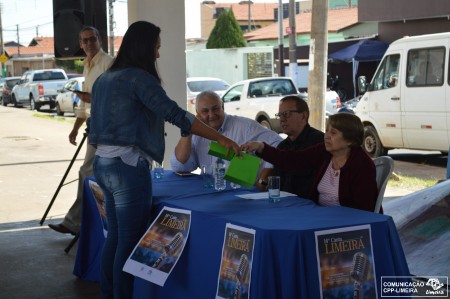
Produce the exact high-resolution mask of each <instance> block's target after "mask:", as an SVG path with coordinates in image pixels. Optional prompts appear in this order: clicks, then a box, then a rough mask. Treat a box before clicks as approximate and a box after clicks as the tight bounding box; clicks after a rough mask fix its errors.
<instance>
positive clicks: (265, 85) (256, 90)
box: [248, 79, 297, 97]
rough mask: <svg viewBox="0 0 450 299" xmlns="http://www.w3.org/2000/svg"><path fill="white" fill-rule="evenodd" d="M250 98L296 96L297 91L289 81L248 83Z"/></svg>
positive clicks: (277, 80)
mask: <svg viewBox="0 0 450 299" xmlns="http://www.w3.org/2000/svg"><path fill="white" fill-rule="evenodd" d="M248 92H249V94H248V96H250V97H266V96H272V95H289V94H296V93H297V90H296V89H295V86H294V85H293V84H292V81H291V80H288V79H286V80H282V79H276V80H262V81H256V82H252V83H250V87H249V90H248Z"/></svg>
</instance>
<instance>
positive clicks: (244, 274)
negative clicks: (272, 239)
mask: <svg viewBox="0 0 450 299" xmlns="http://www.w3.org/2000/svg"><path fill="white" fill-rule="evenodd" d="M254 243H255V230H253V229H248V228H245V227H241V226H237V225H233V224H230V223H227V225H226V228H225V238H224V244H223V248H222V260H221V263H220V271H219V280H218V283H217V293H216V299H219V298H227V299H248V298H249V297H250V281H251V270H252V258H253V248H254Z"/></svg>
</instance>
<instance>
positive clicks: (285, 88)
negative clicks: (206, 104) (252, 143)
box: [222, 77, 341, 133]
mask: <svg viewBox="0 0 450 299" xmlns="http://www.w3.org/2000/svg"><path fill="white" fill-rule="evenodd" d="M287 95H295V96H298V97H300V98H302V99H304V100H306V101H308V93H306V92H299V91H298V90H297V89H296V87H295V84H294V82H293V81H292V79H291V78H289V77H274V78H254V79H248V80H244V81H240V82H237V83H235V84H233V85H232V86H231V87H230V88H229V89H228V90H227V91H226V92H225V94H224V95H223V96H222V100H223V102H224V106H225V112H227V113H228V114H233V115H240V116H244V117H248V118H251V119H254V120H256V121H257V122H259V123H260V124H261V125H262V126H263V127H265V128H267V129H270V130H274V131H276V132H278V133H279V132H281V128H280V121H279V120H278V119H277V118H276V116H275V114H277V113H278V106H279V103H280V100H281V99H282V98H283V97H285V96H287ZM325 97H326V115H327V116H328V115H331V114H334V113H336V112H337V109H338V108H340V105H341V104H340V100H339V96H338V95H337V93H336V92H335V91H332V90H328V91H327V92H326V94H325Z"/></svg>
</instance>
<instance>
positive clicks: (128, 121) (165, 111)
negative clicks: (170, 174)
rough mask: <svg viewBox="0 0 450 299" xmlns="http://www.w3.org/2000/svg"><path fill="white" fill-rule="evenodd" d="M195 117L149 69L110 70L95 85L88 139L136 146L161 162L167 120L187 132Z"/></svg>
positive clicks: (183, 132) (93, 141)
mask: <svg viewBox="0 0 450 299" xmlns="http://www.w3.org/2000/svg"><path fill="white" fill-rule="evenodd" d="M194 119H195V116H194V115H193V114H191V113H189V112H187V111H185V110H183V109H182V108H180V107H179V106H178V104H177V103H176V102H175V101H172V100H171V99H170V98H169V97H168V96H167V94H166V92H165V91H164V89H163V88H162V87H161V85H160V83H159V82H158V81H157V80H156V78H155V77H154V76H153V75H151V74H150V73H148V72H146V71H144V70H142V69H139V68H125V69H114V70H108V71H106V72H105V73H103V74H102V75H101V76H100V77H99V78H98V79H97V80H96V81H95V83H94V86H93V88H92V101H91V118H90V120H89V122H88V132H89V143H90V144H92V145H93V146H96V145H97V144H104V145H117V146H137V147H138V148H139V149H140V150H141V151H143V152H144V153H146V154H147V155H149V156H150V157H151V158H152V159H153V160H155V161H158V162H162V160H163V157H164V150H165V142H164V121H168V122H170V123H171V124H173V125H175V126H177V127H179V128H180V129H181V135H182V136H188V135H189V134H190V133H191V126H192V123H193V121H194Z"/></svg>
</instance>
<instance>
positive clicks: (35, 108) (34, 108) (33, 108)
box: [30, 95, 41, 111]
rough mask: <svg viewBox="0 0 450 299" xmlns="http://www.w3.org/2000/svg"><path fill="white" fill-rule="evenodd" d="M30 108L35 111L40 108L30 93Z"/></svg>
mask: <svg viewBox="0 0 450 299" xmlns="http://www.w3.org/2000/svg"><path fill="white" fill-rule="evenodd" d="M30 109H31V110H37V111H40V110H41V105H39V104H37V103H36V101H35V100H34V97H33V96H32V95H30Z"/></svg>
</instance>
